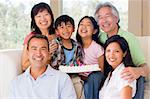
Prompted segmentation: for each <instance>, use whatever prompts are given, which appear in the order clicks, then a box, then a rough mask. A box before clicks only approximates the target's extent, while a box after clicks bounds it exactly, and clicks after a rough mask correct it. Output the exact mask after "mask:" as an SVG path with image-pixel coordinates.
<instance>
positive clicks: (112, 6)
mask: <svg viewBox="0 0 150 99" xmlns="http://www.w3.org/2000/svg"><path fill="white" fill-rule="evenodd" d="M103 7H109V8H111V9H112V14H113V15H114V16H116V17H117V18H118V22H119V21H120V18H119V12H118V10H117V8H116V7H115V6H114V5H112V4H111V3H110V2H104V3H99V4H98V5H97V7H96V11H95V13H94V16H95V19H96V20H97V19H98V15H97V13H98V11H99V10H100V9H101V8H103Z"/></svg>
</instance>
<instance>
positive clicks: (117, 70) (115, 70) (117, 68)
mask: <svg viewBox="0 0 150 99" xmlns="http://www.w3.org/2000/svg"><path fill="white" fill-rule="evenodd" d="M124 67H125V66H124V64H123V63H121V64H120V65H118V66H117V67H116V68H115V69H114V71H113V72H112V75H115V74H116V73H117V72H119V71H120V69H122V68H124Z"/></svg>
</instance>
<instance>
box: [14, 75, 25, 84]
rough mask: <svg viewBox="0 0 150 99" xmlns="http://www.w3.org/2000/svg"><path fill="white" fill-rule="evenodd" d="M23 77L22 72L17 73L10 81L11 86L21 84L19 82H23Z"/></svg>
mask: <svg viewBox="0 0 150 99" xmlns="http://www.w3.org/2000/svg"><path fill="white" fill-rule="evenodd" d="M24 78H25V74H24V73H23V74H20V75H18V76H17V77H16V78H14V79H13V80H12V81H11V85H12V86H17V85H19V84H21V82H23V80H24Z"/></svg>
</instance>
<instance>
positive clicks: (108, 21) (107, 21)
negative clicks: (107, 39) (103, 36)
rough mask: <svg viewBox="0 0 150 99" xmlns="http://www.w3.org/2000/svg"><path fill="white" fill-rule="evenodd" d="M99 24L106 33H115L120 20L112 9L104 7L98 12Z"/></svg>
mask: <svg viewBox="0 0 150 99" xmlns="http://www.w3.org/2000/svg"><path fill="white" fill-rule="evenodd" d="M97 16H98V24H99V26H100V28H101V29H102V30H103V31H104V32H106V33H114V32H116V31H117V29H118V25H117V23H118V18H117V17H116V16H115V15H113V13H112V9H111V8H109V7H103V8H101V9H99V11H98V12H97Z"/></svg>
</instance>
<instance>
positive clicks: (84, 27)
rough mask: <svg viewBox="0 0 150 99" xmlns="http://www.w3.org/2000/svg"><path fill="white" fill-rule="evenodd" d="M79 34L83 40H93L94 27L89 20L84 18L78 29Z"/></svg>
mask: <svg viewBox="0 0 150 99" xmlns="http://www.w3.org/2000/svg"><path fill="white" fill-rule="evenodd" d="M78 33H79V35H80V36H81V38H83V39H84V38H92V35H93V34H94V33H95V29H94V26H93V24H92V22H91V20H90V19H89V18H84V19H83V20H82V21H81V22H80V24H79V27H78Z"/></svg>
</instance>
